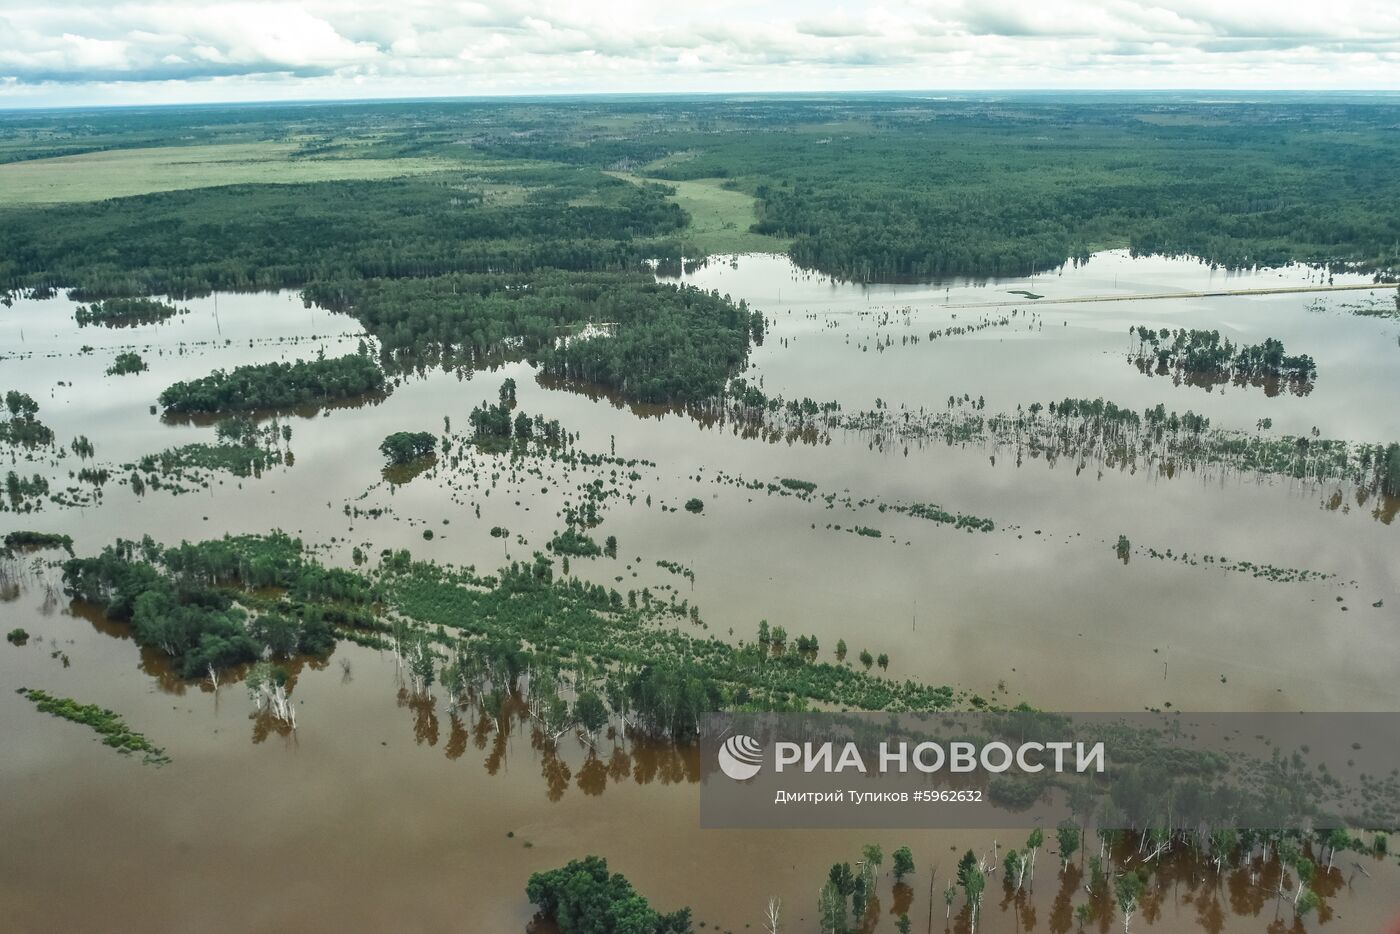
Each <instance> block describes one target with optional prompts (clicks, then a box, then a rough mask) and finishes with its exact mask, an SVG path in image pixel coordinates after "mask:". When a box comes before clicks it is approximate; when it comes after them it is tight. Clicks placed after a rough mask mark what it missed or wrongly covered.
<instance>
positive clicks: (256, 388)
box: [160, 353, 384, 415]
mask: <svg viewBox="0 0 1400 934" xmlns="http://www.w3.org/2000/svg"><path fill="white" fill-rule="evenodd" d="M383 389H384V372H383V371H382V370H381V369H380V368H379V365H378V364H377V363H375V362H374V360H372V359H371V358H370V357H369V356H368V355H367V354H363V353H359V354H348V355H346V356H344V357H334V358H331V359H319V360H310V361H308V360H297V361H296V362H295V363H280V362H277V363H259V364H251V365H248V366H240V367H235V368H234V369H233V370H232V371H228V372H226V371H224V370H215V371H214V372H213V373H210V374H209V375H208V376H205V377H201V378H199V379H196V380H190V381H189V382H184V381H182V382H178V383H173V384H171V385H170V386H169V387H167V388H166V389H165V391H164V392H162V393H161V394H160V404H161V405H162V406H164V407H165V411H166V412H168V413H172V414H177V415H200V414H212V413H225V412H247V411H254V410H259V409H274V408H290V407H293V406H299V405H305V404H308V403H324V402H335V401H338V400H343V399H353V398H356V397H359V396H364V395H367V394H369V393H374V392H380V391H382V390H383Z"/></svg>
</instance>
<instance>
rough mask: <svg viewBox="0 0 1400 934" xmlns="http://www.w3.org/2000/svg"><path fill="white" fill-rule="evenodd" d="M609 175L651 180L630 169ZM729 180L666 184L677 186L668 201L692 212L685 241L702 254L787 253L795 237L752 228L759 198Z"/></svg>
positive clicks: (632, 179)
mask: <svg viewBox="0 0 1400 934" xmlns="http://www.w3.org/2000/svg"><path fill="white" fill-rule="evenodd" d="M608 174H609V175H613V176H614V177H616V178H621V179H626V180H627V181H629V182H633V183H635V184H639V185H640V184H644V183H646V182H648V181H649V179H644V178H640V177H638V176H636V175H632V174H630V173H627V172H609V173H608ZM725 182H726V180H725V179H719V178H701V179H696V180H694V181H669V180H668V181H666V182H663V183H662V184H665V185H666V186H668V187H670V188H674V189H675V194H673V195H671V196H670V197H669V198H668V200H670V201H672V202H674V203H675V204H677V205H679V206H680V208H681V210H683V211H685V212H686V213H687V214H689V215H690V223H689V224H688V225H686V228H685V230H683V231H682V232H681V236H682V237H683V238H684V242H685V243H686V244H688V245H693V246H694V247H696V248H697V249H698V250H699V252H701V253H785V252H787V248H788V246H789V245H790V244H791V243H792V240H790V239H787V238H783V237H771V236H768V235H766V234H759V233H753V232H751V231H750V230H749V227H751V226H752V225H753V224H754V223H756V222H757V221H758V215H757V214H755V213H754V205H755V204H756V201H755V199H754V197H753V196H752V195H750V194H748V193H747V192H744V191H737V190H733V189H730V188H725V187H723V185H724V184H725Z"/></svg>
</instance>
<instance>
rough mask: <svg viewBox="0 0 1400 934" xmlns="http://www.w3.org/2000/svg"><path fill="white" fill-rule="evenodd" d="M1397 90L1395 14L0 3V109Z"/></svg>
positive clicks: (526, 2)
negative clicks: (650, 96) (889, 93)
mask: <svg viewBox="0 0 1400 934" xmlns="http://www.w3.org/2000/svg"><path fill="white" fill-rule="evenodd" d="M1193 88H1194V89H1246V90H1263V89H1294V90H1314V89H1316V90H1328V89H1347V90H1369V89H1374V90H1397V89H1400V2H1396V0H1329V2H1325V3H1322V2H1316V0H1310V2H1296V0H1228V2H1222V0H1161V2H1151V0H890V2H874V3H864V4H862V3H840V2H829V0H805V2H789V0H778V2H755V0H746V2H735V0H705V2H701V3H666V2H656V0H647V2H639V0H573V2H559V0H491V2H476V0H463V2H426V0H392V2H388V0H274V2H264V0H235V2H222V0H157V2H133V3H127V2H121V0H115V2H113V0H0V108H5V107H49V106H88V105H105V104H148V103H197V102H222V101H257V100H306V99H344V98H372V97H387V98H401V97H439V96H447V97H451V96H478V95H507V94H514V95H519V94H573V93H697V92H700V93H704V92H711V93H730V92H794V91H861V90H925V89H926V90H997V89H1095V90H1106V89H1193Z"/></svg>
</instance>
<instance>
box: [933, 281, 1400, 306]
mask: <svg viewBox="0 0 1400 934" xmlns="http://www.w3.org/2000/svg"><path fill="white" fill-rule="evenodd" d="M1393 288H1395V283H1394V282H1382V283H1374V282H1368V283H1363V284H1356V283H1353V284H1351V285H1286V286H1275V287H1273V288H1268V289H1209V290H1206V291H1201V292H1148V293H1138V294H1133V295H1075V296H1071V297H1069V298H1020V299H1017V300H1015V301H1006V302H958V303H955V304H951V305H942V306H940V307H942V308H1010V307H1012V306H1016V307H1021V306H1023V305H1069V304H1077V303H1080V302H1148V301H1156V300H1158V299H1164V298H1217V297H1220V296H1224V295H1283V294H1286V293H1289V292H1347V291H1358V290H1366V289H1393Z"/></svg>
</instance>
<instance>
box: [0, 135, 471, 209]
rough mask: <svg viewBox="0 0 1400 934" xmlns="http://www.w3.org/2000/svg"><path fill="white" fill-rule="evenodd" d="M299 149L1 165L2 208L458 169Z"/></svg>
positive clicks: (258, 145) (224, 147) (264, 145)
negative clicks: (323, 155)
mask: <svg viewBox="0 0 1400 934" xmlns="http://www.w3.org/2000/svg"><path fill="white" fill-rule="evenodd" d="M297 149H298V146H297V145H296V144H295V143H282V142H273V141H266V142H255V143H219V144H214V145H208V146H161V147H154V148H145V149H110V150H107V151H105V152H89V153H82V154H79V155H71V156H58V157H56V158H52V159H31V160H27V161H23V162H11V163H8V164H5V165H0V204H56V203H64V202H74V201H104V200H106V199H108V198H124V197H128V196H130V195H144V194H150V193H151V192H156V191H176V190H180V189H186V188H209V187H213V186H216V185H245V184H279V183H282V184H285V183H291V182H323V181H332V180H339V179H352V178H359V179H380V178H394V177H397V176H401V175H420V174H422V173H425V172H436V171H440V170H442V169H446V168H451V167H452V165H453V163H451V162H448V161H446V160H444V159H439V158H434V159H429V158H391V159H361V158H351V159H343V158H342V159H304V158H294V157H295V155H296V152H297Z"/></svg>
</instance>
